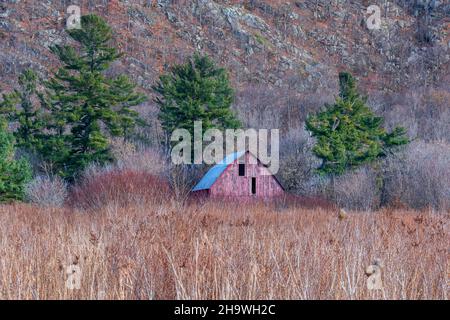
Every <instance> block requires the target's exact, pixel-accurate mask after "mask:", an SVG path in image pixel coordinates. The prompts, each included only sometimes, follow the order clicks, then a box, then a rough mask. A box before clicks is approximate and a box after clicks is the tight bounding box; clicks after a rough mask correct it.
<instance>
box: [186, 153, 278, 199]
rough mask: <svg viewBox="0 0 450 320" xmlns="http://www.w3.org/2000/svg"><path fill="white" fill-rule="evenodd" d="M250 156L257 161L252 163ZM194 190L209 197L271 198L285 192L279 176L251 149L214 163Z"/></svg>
mask: <svg viewBox="0 0 450 320" xmlns="http://www.w3.org/2000/svg"><path fill="white" fill-rule="evenodd" d="M241 158H243V159H241ZM251 158H253V160H256V161H252V163H250V159H251ZM192 191H193V192H194V193H197V194H203V195H208V196H210V197H232V198H241V197H243V198H271V197H276V196H280V195H282V194H284V189H283V187H282V186H281V184H280V183H279V182H278V180H277V179H276V177H275V176H274V175H272V174H271V172H270V171H269V169H268V168H267V167H266V166H264V165H263V164H262V163H261V161H259V160H258V159H257V158H256V157H255V156H254V155H253V154H251V153H250V152H249V151H246V152H236V153H233V154H231V155H229V156H227V157H226V158H225V159H224V160H223V161H222V162H221V163H220V164H217V165H216V166H214V167H212V168H211V169H210V170H209V171H208V172H207V173H206V174H205V176H204V177H203V178H202V179H201V180H200V182H199V183H198V184H197V185H196V186H195V187H194V189H193V190H192Z"/></svg>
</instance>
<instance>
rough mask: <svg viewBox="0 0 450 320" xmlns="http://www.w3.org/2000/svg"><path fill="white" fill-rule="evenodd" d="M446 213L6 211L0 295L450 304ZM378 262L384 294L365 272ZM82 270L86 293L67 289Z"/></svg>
mask: <svg viewBox="0 0 450 320" xmlns="http://www.w3.org/2000/svg"><path fill="white" fill-rule="evenodd" d="M448 218H449V216H448V213H445V214H437V213H433V212H431V211H422V212H415V211H407V210H389V209H384V210H382V211H379V212H374V213H371V214H368V213H358V212H350V213H348V215H346V217H345V218H344V219H340V218H339V216H338V212H336V211H335V210H332V209H302V208H299V207H297V208H288V209H287V208H284V209H280V208H274V207H272V206H268V205H262V204H261V205H255V204H254V205H248V206H239V207H234V208H230V206H228V207H227V206H223V205H219V204H213V203H206V204H204V205H202V206H198V205H190V206H188V207H180V206H177V205H171V204H157V203H153V204H152V203H149V204H146V205H145V206H144V205H141V206H138V205H133V206H130V207H122V208H121V207H117V206H116V207H114V206H111V205H110V206H108V207H104V208H102V209H97V210H96V211H95V212H94V211H76V210H73V209H49V208H46V209H44V208H38V207H33V206H29V205H23V204H20V205H19V204H18V205H9V206H6V205H5V206H1V207H0V243H1V245H0V299H280V298H283V299H379V298H383V299H447V298H448V291H447V290H448V287H447V272H448V244H449V238H448V221H449V219H448ZM375 259H379V260H380V261H381V265H382V267H383V269H382V281H383V290H374V291H369V290H368V289H367V287H366V281H367V276H366V275H365V273H364V271H365V270H366V268H367V267H368V266H369V265H370V264H371V263H372V262H373V261H374V260H375ZM71 265H72V267H73V265H75V266H77V267H79V271H80V273H81V278H80V285H81V287H80V288H79V289H74V290H70V289H67V287H66V281H67V279H68V274H67V268H68V267H69V266H71Z"/></svg>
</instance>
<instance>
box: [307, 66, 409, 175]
mask: <svg viewBox="0 0 450 320" xmlns="http://www.w3.org/2000/svg"><path fill="white" fill-rule="evenodd" d="M339 85H340V94H339V97H338V98H337V99H336V102H335V103H334V104H333V105H326V106H325V109H324V110H323V111H321V112H319V113H317V114H313V115H310V116H308V118H307V121H306V129H307V130H309V131H310V132H311V133H312V135H313V136H314V137H316V138H317V142H316V144H315V146H314V148H313V152H314V154H315V155H316V156H317V157H318V158H320V159H321V160H322V165H321V166H320V168H319V169H318V171H319V172H320V173H322V174H331V175H339V174H342V173H344V172H345V171H346V170H347V169H352V168H356V167H358V166H360V165H362V164H365V163H370V162H372V161H374V160H376V159H378V158H380V157H384V156H385V155H386V154H387V153H388V152H391V151H392V149H393V148H394V147H396V146H400V145H404V144H406V143H408V138H407V137H406V130H405V129H404V128H402V127H396V128H395V129H394V130H392V132H389V133H388V132H387V131H386V130H385V129H384V128H383V127H382V125H383V118H382V117H378V116H375V115H374V113H373V112H372V111H371V109H370V108H369V107H368V106H367V104H366V101H367V99H366V98H364V97H361V96H360V95H359V93H358V91H357V87H356V81H355V79H354V78H353V77H352V75H351V74H349V73H345V72H344V73H340V74H339Z"/></svg>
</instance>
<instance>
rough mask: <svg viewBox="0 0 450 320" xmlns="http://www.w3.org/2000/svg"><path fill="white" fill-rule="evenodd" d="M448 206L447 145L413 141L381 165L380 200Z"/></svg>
mask: <svg viewBox="0 0 450 320" xmlns="http://www.w3.org/2000/svg"><path fill="white" fill-rule="evenodd" d="M398 201H400V202H401V203H403V204H406V205H408V206H411V207H413V208H423V207H427V206H431V207H433V208H436V209H439V208H442V209H445V208H450V145H449V144H448V143H446V142H433V143H426V142H423V141H415V142H413V143H412V144H411V145H410V146H409V147H408V148H407V149H406V150H405V151H404V152H402V153H401V154H399V155H397V156H392V157H390V158H389V159H387V161H386V167H385V168H384V188H383V203H384V204H390V203H395V202H398Z"/></svg>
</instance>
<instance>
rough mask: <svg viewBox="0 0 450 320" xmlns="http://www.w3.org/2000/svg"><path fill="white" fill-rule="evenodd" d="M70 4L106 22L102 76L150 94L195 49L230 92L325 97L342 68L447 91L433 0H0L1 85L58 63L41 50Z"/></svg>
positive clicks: (374, 85)
mask: <svg viewBox="0 0 450 320" xmlns="http://www.w3.org/2000/svg"><path fill="white" fill-rule="evenodd" d="M71 4H77V5H79V6H80V7H81V11H82V14H86V13H89V12H95V13H98V14H100V15H102V16H103V17H105V18H106V19H107V20H108V22H109V23H110V24H111V25H112V27H113V29H114V31H115V42H116V45H117V46H118V47H120V49H121V50H122V51H123V52H124V53H125V55H124V58H123V59H122V60H121V61H120V62H119V63H117V64H115V65H114V66H113V68H112V71H111V72H113V73H119V72H125V73H127V74H129V75H130V76H131V77H132V78H133V79H134V80H135V81H136V82H138V83H139V85H140V86H141V87H142V88H143V90H145V91H147V92H149V93H150V92H151V90H150V87H151V85H152V84H154V82H155V80H156V78H157V76H158V75H159V74H160V73H161V72H163V71H164V70H166V69H167V68H168V67H169V66H170V65H171V64H172V63H174V62H181V61H183V60H184V59H185V58H186V57H187V56H189V55H190V54H192V53H193V52H194V51H201V52H205V53H208V54H210V55H211V56H213V57H214V59H215V60H216V61H218V62H219V63H221V64H223V65H224V66H226V67H227V68H229V70H230V72H231V74H232V77H233V81H234V84H235V86H236V88H238V97H239V94H240V95H241V96H242V95H243V92H244V95H246V96H248V95H251V94H250V92H251V93H252V94H253V95H258V97H260V96H261V95H264V94H267V92H277V93H279V94H280V93H283V92H289V94H290V95H292V93H293V92H294V93H295V94H294V95H302V94H304V95H307V94H316V95H317V94H318V93H319V95H320V94H323V95H327V94H328V93H332V92H335V86H336V84H335V82H336V74H337V72H338V71H340V70H344V69H345V70H350V71H352V72H353V73H354V74H355V75H356V76H357V77H358V78H359V80H360V82H361V86H362V87H363V88H364V89H365V90H366V92H367V93H369V94H370V93H372V92H378V93H380V92H401V91H402V90H405V89H406V88H407V89H411V88H421V87H424V86H440V87H442V86H443V84H444V85H445V89H446V90H448V83H449V78H448V74H449V61H450V47H449V46H450V42H449V41H450V34H449V31H450V20H449V17H450V4H449V2H448V1H435V0H433V1H422V0H415V1H404V0H397V1H384V0H383V1H382V0H359V1H357V0H304V1H286V0H285V1H279V0H273V1H269V0H246V1H234V0H216V1H213V0H192V1H188V0H157V1H156V0H128V1H127V0H90V1H75V0H73V1H69V0H42V1H32V0H2V3H1V4H0V88H1V89H4V90H8V89H10V88H11V87H13V86H14V84H15V82H16V79H17V74H18V73H19V72H20V71H22V70H23V69H24V68H27V67H32V68H34V69H35V70H38V71H39V73H40V74H41V75H42V76H43V77H45V76H46V74H47V73H48V71H49V70H51V69H54V68H56V67H57V65H58V62H57V61H55V58H54V57H53V56H52V54H51V53H50V52H49V50H48V47H49V46H50V45H52V44H55V43H61V42H65V41H68V39H67V36H66V34H65V31H64V28H65V23H66V18H67V17H68V14H67V13H66V10H67V7H68V6H69V5H71ZM371 4H378V5H379V6H380V8H381V19H382V20H381V22H382V24H381V29H379V30H369V29H368V28H367V25H366V19H367V17H369V16H370V15H369V14H367V12H366V10H367V7H368V6H369V5H371ZM446 77H447V78H446ZM249 88H251V89H249ZM258 90H259V91H258ZM245 92H246V93H245ZM258 92H259V93H258ZM271 95H272V94H271ZM272 96H273V95H272ZM283 96H286V94H283ZM269 98H270V97H267V99H269ZM280 98H281V97H280ZM269 100H270V99H269ZM278 101H279V99H278V100H275V101H270V104H277V103H278ZM279 103H280V104H281V103H282V102H279ZM300 112H301V111H300Z"/></svg>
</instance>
